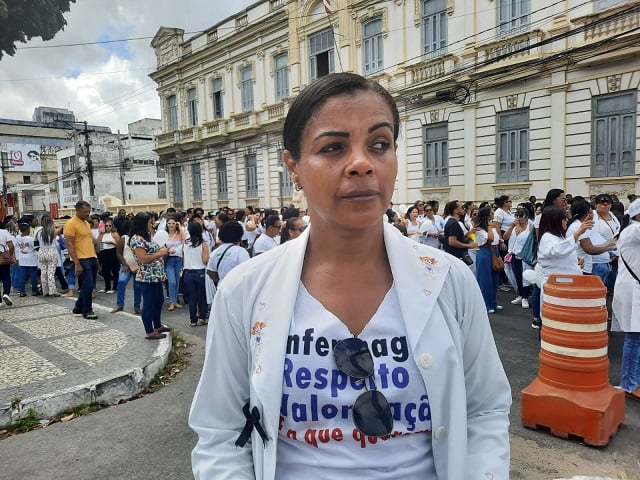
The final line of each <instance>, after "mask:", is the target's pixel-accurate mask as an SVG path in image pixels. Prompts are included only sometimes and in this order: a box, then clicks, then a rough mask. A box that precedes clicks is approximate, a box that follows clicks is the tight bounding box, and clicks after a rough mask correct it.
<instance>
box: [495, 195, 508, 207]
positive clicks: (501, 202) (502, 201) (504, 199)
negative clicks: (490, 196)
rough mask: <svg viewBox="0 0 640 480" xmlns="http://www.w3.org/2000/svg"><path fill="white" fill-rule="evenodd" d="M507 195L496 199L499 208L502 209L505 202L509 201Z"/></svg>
mask: <svg viewBox="0 0 640 480" xmlns="http://www.w3.org/2000/svg"><path fill="white" fill-rule="evenodd" d="M509 198H511V197H509V195H500V196H499V197H498V198H496V205H497V206H498V207H499V208H502V207H503V206H504V204H505V203H507V200H509Z"/></svg>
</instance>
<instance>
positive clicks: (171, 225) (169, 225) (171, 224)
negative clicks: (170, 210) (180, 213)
mask: <svg viewBox="0 0 640 480" xmlns="http://www.w3.org/2000/svg"><path fill="white" fill-rule="evenodd" d="M167 228H168V229H169V230H170V231H174V230H175V229H176V228H177V225H176V221H175V220H167Z"/></svg>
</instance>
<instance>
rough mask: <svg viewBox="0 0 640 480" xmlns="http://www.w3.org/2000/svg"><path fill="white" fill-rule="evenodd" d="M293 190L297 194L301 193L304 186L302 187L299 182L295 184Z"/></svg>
mask: <svg viewBox="0 0 640 480" xmlns="http://www.w3.org/2000/svg"><path fill="white" fill-rule="evenodd" d="M293 188H295V189H296V192H299V191H300V190H302V185H300V184H299V183H298V182H296V183H294V184H293Z"/></svg>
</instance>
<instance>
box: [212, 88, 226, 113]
mask: <svg viewBox="0 0 640 480" xmlns="http://www.w3.org/2000/svg"><path fill="white" fill-rule="evenodd" d="M211 90H212V92H213V93H212V98H213V118H214V120H215V119H218V118H222V117H224V110H223V109H222V79H221V78H216V79H214V80H213V82H211Z"/></svg>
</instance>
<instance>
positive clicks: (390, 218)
mask: <svg viewBox="0 0 640 480" xmlns="http://www.w3.org/2000/svg"><path fill="white" fill-rule="evenodd" d="M384 213H385V215H386V216H387V222H389V223H393V217H395V216H396V212H394V211H393V210H391V209H390V208H389V209H388V210H387V211H386V212H384Z"/></svg>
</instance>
